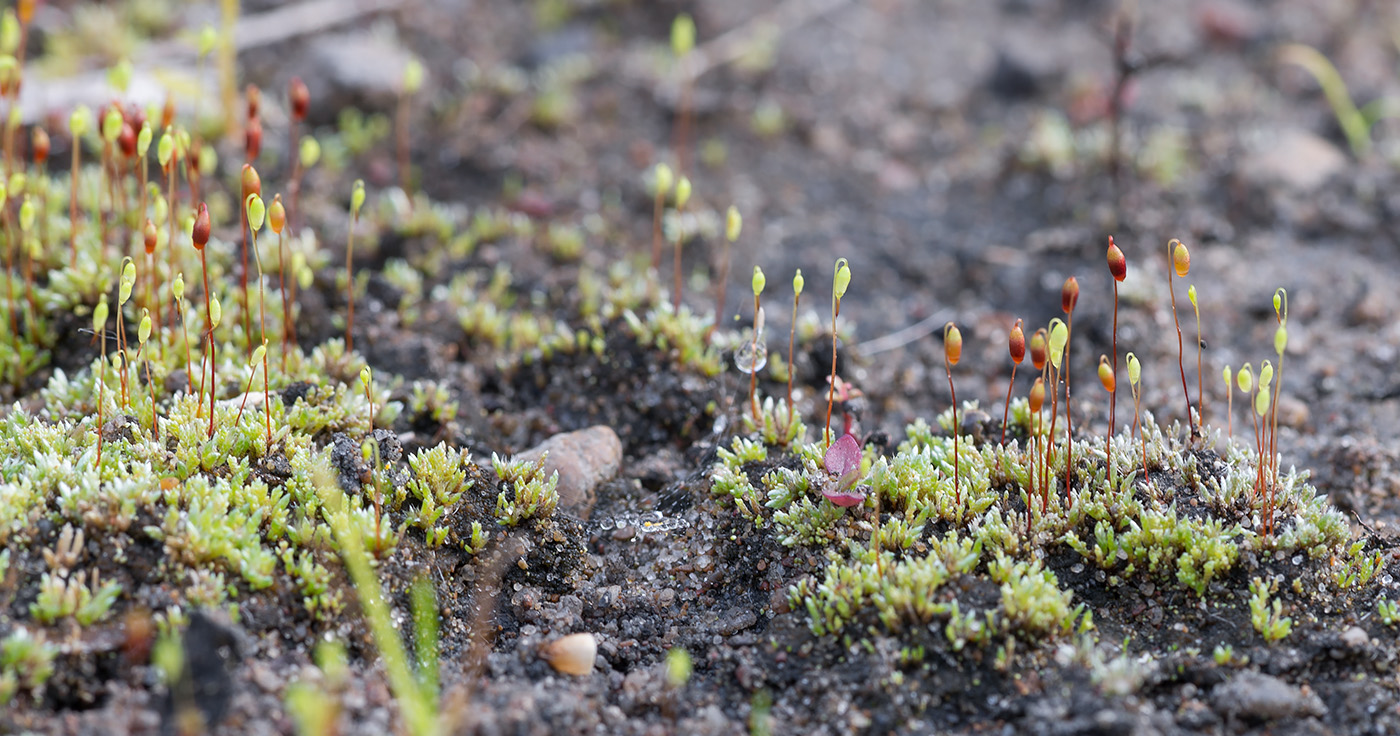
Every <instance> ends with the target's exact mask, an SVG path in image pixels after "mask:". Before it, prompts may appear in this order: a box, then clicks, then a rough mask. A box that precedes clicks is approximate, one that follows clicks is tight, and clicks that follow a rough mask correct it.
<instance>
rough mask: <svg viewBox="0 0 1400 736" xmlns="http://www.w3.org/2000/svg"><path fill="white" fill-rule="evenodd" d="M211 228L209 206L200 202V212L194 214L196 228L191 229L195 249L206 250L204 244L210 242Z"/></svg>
mask: <svg viewBox="0 0 1400 736" xmlns="http://www.w3.org/2000/svg"><path fill="white" fill-rule="evenodd" d="M209 230H210V225H209V206H208V205H206V204H205V203H203V202H200V203H199V212H198V213H196V214H195V216H194V228H193V229H192V230H191V231H190V239H191V240H193V241H194V247H195V250H204V246H205V245H207V244H208V243H209Z"/></svg>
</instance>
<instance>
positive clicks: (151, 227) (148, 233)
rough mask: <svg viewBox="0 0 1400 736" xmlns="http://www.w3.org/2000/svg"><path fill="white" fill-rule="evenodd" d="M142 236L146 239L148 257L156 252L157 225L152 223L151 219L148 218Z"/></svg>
mask: <svg viewBox="0 0 1400 736" xmlns="http://www.w3.org/2000/svg"><path fill="white" fill-rule="evenodd" d="M142 235H143V236H144V237H145V239H146V243H145V245H146V255H150V254H152V253H155V252H156V224H155V223H154V222H151V218H149V217H147V218H146V228H145V232H143V233H142Z"/></svg>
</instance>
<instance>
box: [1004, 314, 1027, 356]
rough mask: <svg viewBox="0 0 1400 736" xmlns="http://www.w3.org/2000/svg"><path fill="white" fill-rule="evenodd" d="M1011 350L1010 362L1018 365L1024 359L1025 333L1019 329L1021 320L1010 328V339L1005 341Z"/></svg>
mask: <svg viewBox="0 0 1400 736" xmlns="http://www.w3.org/2000/svg"><path fill="white" fill-rule="evenodd" d="M1007 342H1008V343H1009V347H1010V349H1011V362H1012V363H1015V364H1016V365H1020V364H1021V361H1023V360H1025V359H1026V333H1025V331H1023V330H1022V329H1021V320H1019V319H1018V320H1016V325H1015V326H1014V327H1012V328H1011V338H1010V339H1009V340H1008V341H1007Z"/></svg>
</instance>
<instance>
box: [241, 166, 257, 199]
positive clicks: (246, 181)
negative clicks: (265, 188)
mask: <svg viewBox="0 0 1400 736" xmlns="http://www.w3.org/2000/svg"><path fill="white" fill-rule="evenodd" d="M241 181H242V184H243V195H242V196H241V197H239V201H240V202H247V201H248V195H250V194H256V195H258V196H259V197H261V196H262V178H261V177H259V176H258V170H257V169H255V168H253V167H252V165H250V164H243V174H242V178H241Z"/></svg>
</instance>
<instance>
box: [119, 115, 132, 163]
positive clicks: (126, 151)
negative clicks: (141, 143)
mask: <svg viewBox="0 0 1400 736" xmlns="http://www.w3.org/2000/svg"><path fill="white" fill-rule="evenodd" d="M117 146H118V147H120V148H121V150H122V155H123V156H126V157H127V158H130V157H132V156H135V155H136V130H135V129H133V128H132V127H131V123H128V122H123V123H122V132H121V134H120V135H118V136H117Z"/></svg>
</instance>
